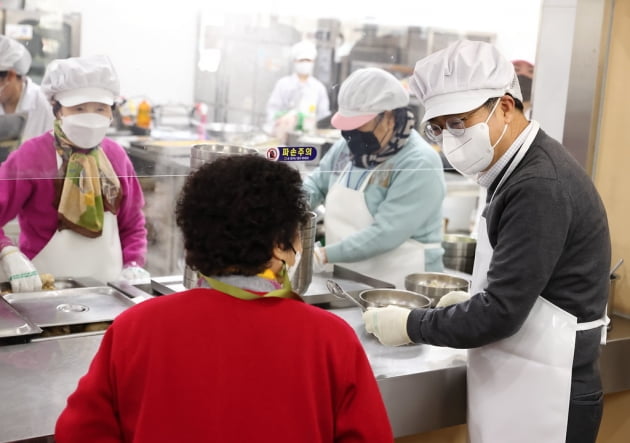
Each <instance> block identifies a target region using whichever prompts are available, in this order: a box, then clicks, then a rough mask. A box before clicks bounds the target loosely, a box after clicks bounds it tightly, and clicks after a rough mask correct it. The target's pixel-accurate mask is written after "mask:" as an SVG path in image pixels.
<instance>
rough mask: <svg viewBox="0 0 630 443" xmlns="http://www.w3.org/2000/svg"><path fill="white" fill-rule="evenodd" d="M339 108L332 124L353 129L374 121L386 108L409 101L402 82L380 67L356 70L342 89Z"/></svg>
mask: <svg viewBox="0 0 630 443" xmlns="http://www.w3.org/2000/svg"><path fill="white" fill-rule="evenodd" d="M338 102H339V110H338V111H337V112H336V113H335V115H334V116H333V118H332V120H331V123H332V125H333V126H334V127H335V128H337V129H342V130H350V129H356V128H358V127H359V126H361V125H363V124H365V123H367V122H368V121H370V120H372V119H373V118H374V117H376V115H378V114H379V113H381V112H383V111H391V110H393V109H397V108H402V107H403V106H407V105H408V104H409V94H408V93H407V91H406V90H405V88H403V86H402V85H401V84H400V81H398V79H397V78H396V77H394V76H393V75H392V74H390V73H389V72H387V71H385V70H383V69H380V68H364V69H357V70H356V71H354V72H353V73H352V74H350V75H349V76H348V78H346V79H345V80H344V82H343V83H342V84H341V88H339V97H338Z"/></svg>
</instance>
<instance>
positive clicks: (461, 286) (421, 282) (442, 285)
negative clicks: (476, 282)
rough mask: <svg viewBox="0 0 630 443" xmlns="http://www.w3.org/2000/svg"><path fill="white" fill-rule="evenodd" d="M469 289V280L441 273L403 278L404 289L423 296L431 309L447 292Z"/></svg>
mask: <svg viewBox="0 0 630 443" xmlns="http://www.w3.org/2000/svg"><path fill="white" fill-rule="evenodd" d="M469 288H470V281H469V280H466V279H465V278H461V277H456V276H454V275H449V274H445V273H442V272H420V273H416V274H409V275H407V276H406V277H405V289H407V290H408V291H413V292H417V293H418V294H423V295H425V296H426V297H428V298H429V300H431V306H432V307H434V306H435V305H436V304H437V302H438V301H439V300H440V298H442V297H443V296H444V295H446V294H448V293H449V292H451V291H464V292H468V290H469Z"/></svg>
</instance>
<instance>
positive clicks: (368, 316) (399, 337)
mask: <svg viewBox="0 0 630 443" xmlns="http://www.w3.org/2000/svg"><path fill="white" fill-rule="evenodd" d="M410 312H411V310H410V309H407V308H402V307H400V306H394V305H389V306H387V307H385V308H368V310H367V311H365V312H364V313H363V321H364V322H365V329H366V331H368V332H369V333H370V334H374V335H375V336H376V338H378V341H380V342H381V343H382V344H384V345H387V346H401V345H406V344H409V343H412V341H411V339H410V338H409V336H408V335H407V318H409V313H410Z"/></svg>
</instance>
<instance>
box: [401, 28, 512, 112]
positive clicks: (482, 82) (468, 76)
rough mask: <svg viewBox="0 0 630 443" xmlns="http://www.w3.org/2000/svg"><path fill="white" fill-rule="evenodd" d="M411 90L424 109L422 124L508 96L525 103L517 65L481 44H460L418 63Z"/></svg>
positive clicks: (473, 42) (459, 42) (476, 42)
mask: <svg viewBox="0 0 630 443" xmlns="http://www.w3.org/2000/svg"><path fill="white" fill-rule="evenodd" d="M409 87H410V88H411V90H412V91H413V93H414V94H415V95H416V97H418V99H419V100H420V102H421V103H422V105H423V106H424V109H425V114H424V116H423V117H422V123H424V122H425V121H427V120H430V119H432V118H435V117H439V116H443V115H451V114H460V113H462V112H468V111H471V110H473V109H475V108H478V107H479V106H481V105H482V104H484V103H485V102H486V101H487V100H488V99H490V98H493V97H502V96H503V95H505V94H506V93H509V94H511V95H512V97H514V98H517V99H519V100H521V101H522V100H523V98H522V95H521V88H520V86H519V84H518V79H517V78H516V73H515V72H514V65H512V63H511V62H510V61H509V60H508V59H507V58H505V57H504V56H503V55H502V54H501V53H500V52H499V51H498V50H497V48H495V47H494V46H493V45H491V44H490V43H486V42H479V41H470V40H459V41H456V42H454V43H451V44H450V45H449V46H448V47H446V48H445V49H442V50H441V51H437V52H434V53H433V54H430V55H428V56H427V57H425V58H423V59H421V60H419V61H418V62H417V63H416V67H415V68H414V70H413V75H412V76H411V78H410V79H409Z"/></svg>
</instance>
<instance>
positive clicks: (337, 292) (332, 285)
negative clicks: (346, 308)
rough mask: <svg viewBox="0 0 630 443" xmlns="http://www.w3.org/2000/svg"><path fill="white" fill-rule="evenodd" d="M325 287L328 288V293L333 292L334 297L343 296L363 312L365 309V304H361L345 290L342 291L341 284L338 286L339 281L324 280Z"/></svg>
mask: <svg viewBox="0 0 630 443" xmlns="http://www.w3.org/2000/svg"><path fill="white" fill-rule="evenodd" d="M326 287H327V288H328V290H329V291H330V293H331V294H333V295H334V296H335V297H338V298H345V299H346V300H350V301H351V302H352V303H354V304H355V305H357V306H358V307H359V308H361V310H362V311H363V312H365V311H366V308H365V306H363V305H362V304H361V303H359V302H358V301H357V300H356V299H355V298H354V297H353V296H351V295H350V294H348V293H347V292H346V291H344V290H343V288H342V287H341V286H339V283H337V282H336V281H334V280H326Z"/></svg>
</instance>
